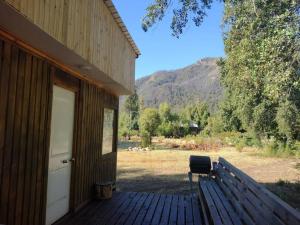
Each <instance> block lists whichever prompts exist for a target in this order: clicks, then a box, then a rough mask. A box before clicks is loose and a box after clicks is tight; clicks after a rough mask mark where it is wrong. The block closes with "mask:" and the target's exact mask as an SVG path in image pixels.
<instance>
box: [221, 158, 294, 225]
mask: <svg viewBox="0 0 300 225" xmlns="http://www.w3.org/2000/svg"><path fill="white" fill-rule="evenodd" d="M262 172H263V171H262ZM216 181H217V183H218V185H219V186H220V187H221V189H222V190H223V192H224V193H225V195H226V196H227V198H228V199H229V200H230V202H231V203H232V205H233V207H234V208H235V209H236V211H237V213H238V215H239V216H240V218H241V219H242V220H244V222H245V223H246V224H262V225H265V224H270V222H271V224H272V225H273V224H274V225H275V224H288V225H297V224H300V213H299V212H298V211H297V210H295V209H294V208H292V207H291V206H289V205H288V204H287V203H285V202H284V201H282V200H281V199H280V198H278V197H277V196H276V195H274V194H273V193H271V192H270V191H268V190H267V189H266V188H265V187H264V186H262V185H260V184H258V183H257V182H256V181H254V180H253V179H252V178H251V177H249V176H248V175H246V174H245V173H243V172H242V171H241V170H239V169H237V168H236V167H234V166H233V165H231V164H230V163H229V162H227V161H226V160H225V159H223V158H219V162H218V163H217V166H216Z"/></svg>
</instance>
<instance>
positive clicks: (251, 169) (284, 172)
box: [117, 143, 300, 209]
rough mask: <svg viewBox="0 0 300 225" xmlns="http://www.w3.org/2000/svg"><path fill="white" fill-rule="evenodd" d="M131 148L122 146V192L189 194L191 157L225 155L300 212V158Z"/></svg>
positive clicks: (119, 180) (230, 151) (247, 152)
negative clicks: (145, 150)
mask: <svg viewBox="0 0 300 225" xmlns="http://www.w3.org/2000/svg"><path fill="white" fill-rule="evenodd" d="M128 146H130V144H128V143H125V145H124V144H122V145H121V146H120V148H119V152H118V173H117V189H118V190H122V191H141V192H160V193H182V194H185V193H189V192H190V188H189V182H188V177H187V172H188V171H189V165H188V164H189V161H188V160H189V156H190V155H207V156H210V157H211V158H212V159H213V160H216V159H217V158H218V157H219V156H222V157H224V158H225V159H226V160H228V161H229V162H230V163H232V164H233V165H235V166H236V167H238V168H239V169H241V170H243V171H244V172H245V173H247V174H248V175H250V176H251V177H253V178H254V179H255V180H256V181H258V182H259V183H262V184H264V185H266V187H267V188H268V189H270V190H271V191H273V192H274V193H275V194H277V195H279V196H280V197H281V198H282V199H284V200H285V201H287V202H288V203H289V204H291V205H292V206H293V207H295V208H297V209H300V159H295V158H270V157H263V156H260V155H259V154H257V153H256V152H255V150H253V149H245V150H243V151H242V152H238V151H237V150H236V149H234V148H229V147H227V148H222V149H220V150H217V151H195V150H193V151H192V150H179V149H176V150H174V149H163V150H161V149H156V150H152V151H147V152H134V151H127V150H125V149H126V148H127V147H128ZM194 180H195V181H196V180H197V177H194ZM194 188H196V183H194Z"/></svg>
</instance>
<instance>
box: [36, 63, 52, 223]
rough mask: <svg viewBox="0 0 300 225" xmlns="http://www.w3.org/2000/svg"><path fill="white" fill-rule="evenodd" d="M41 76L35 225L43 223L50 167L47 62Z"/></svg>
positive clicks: (42, 66) (43, 65) (43, 64)
mask: <svg viewBox="0 0 300 225" xmlns="http://www.w3.org/2000/svg"><path fill="white" fill-rule="evenodd" d="M40 63H41V76H42V81H41V90H40V91H41V92H40V93H39V95H41V98H40V109H39V111H40V120H39V129H38V142H37V148H38V153H37V176H36V190H37V195H36V199H35V211H36V214H35V217H34V221H35V222H34V223H35V224H40V223H41V222H42V221H41V219H42V217H41V215H42V213H43V210H42V209H41V208H42V199H43V196H42V195H43V189H42V188H43V179H44V176H43V175H44V174H43V172H44V168H45V167H46V168H47V167H48V164H47V165H45V160H44V151H45V150H46V149H47V150H48V148H47V146H46V145H45V142H46V137H47V133H48V132H47V130H46V128H47V121H46V114H47V108H48V102H47V99H48V97H47V96H48V93H49V85H50V84H49V77H48V76H49V65H48V63H46V62H43V61H41V62H40Z"/></svg>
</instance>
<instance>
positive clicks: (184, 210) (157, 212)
mask: <svg viewBox="0 0 300 225" xmlns="http://www.w3.org/2000/svg"><path fill="white" fill-rule="evenodd" d="M199 210H200V207H199V204H198V202H197V199H196V198H195V196H192V195H188V196H184V195H176V194H172V195H171V194H159V193H157V194H154V193H138V192H116V193H114V194H113V197H112V199H109V200H102V201H100V200H94V201H91V202H90V203H89V204H87V205H86V206H84V207H83V208H82V209H80V210H79V211H78V212H76V213H72V214H70V215H69V216H67V217H65V218H64V219H62V220H60V221H59V222H57V223H55V225H100V224H101V225H102V224H103V225H121V224H122V225H156V224H157V225H163V224H165V225H176V224H177V225H185V224H190V225H200V224H202V223H201V218H200V214H201V213H200V211H199Z"/></svg>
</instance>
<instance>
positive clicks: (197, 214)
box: [192, 195, 203, 224]
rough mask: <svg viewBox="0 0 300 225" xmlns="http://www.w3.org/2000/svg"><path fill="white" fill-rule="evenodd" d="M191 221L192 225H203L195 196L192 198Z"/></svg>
mask: <svg viewBox="0 0 300 225" xmlns="http://www.w3.org/2000/svg"><path fill="white" fill-rule="evenodd" d="M192 207H193V220H194V224H203V222H202V219H201V215H200V205H199V203H198V199H197V197H196V196H194V195H193V196H192Z"/></svg>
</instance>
